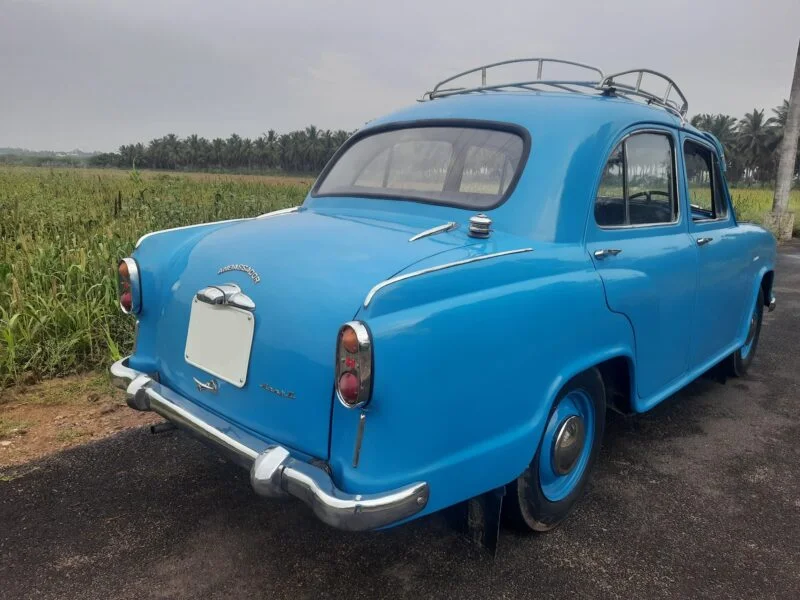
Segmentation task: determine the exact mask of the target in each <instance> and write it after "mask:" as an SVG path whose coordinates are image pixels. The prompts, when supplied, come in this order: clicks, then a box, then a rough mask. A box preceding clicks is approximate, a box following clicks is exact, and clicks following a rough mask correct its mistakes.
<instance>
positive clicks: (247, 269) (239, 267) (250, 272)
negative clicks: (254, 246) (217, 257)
mask: <svg viewBox="0 0 800 600" xmlns="http://www.w3.org/2000/svg"><path fill="white" fill-rule="evenodd" d="M229 271H241V272H242V273H244V274H246V275H247V276H248V277H249V278H250V279H252V280H253V283H258V282H259V281H261V276H260V275H259V274H258V273H256V270H255V269H254V268H253V267H251V266H250V265H243V264H235V265H225V266H224V267H222V268H221V269H220V270H219V271H217V275H222V274H223V273H227V272H229Z"/></svg>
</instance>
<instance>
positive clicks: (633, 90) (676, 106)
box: [598, 69, 689, 120]
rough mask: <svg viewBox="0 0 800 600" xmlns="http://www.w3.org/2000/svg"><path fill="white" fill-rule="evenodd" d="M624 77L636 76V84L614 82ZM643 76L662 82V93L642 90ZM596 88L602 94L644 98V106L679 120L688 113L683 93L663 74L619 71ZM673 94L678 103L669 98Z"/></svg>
mask: <svg viewBox="0 0 800 600" xmlns="http://www.w3.org/2000/svg"><path fill="white" fill-rule="evenodd" d="M626 75H636V83H635V84H633V85H631V84H627V83H620V82H619V81H616V79H618V78H620V77H624V76H626ZM644 75H653V76H654V77H658V78H659V79H661V80H662V81H664V82H665V83H666V84H667V87H666V89H665V90H664V93H663V94H661V95H658V94H655V93H654V92H648V91H647V90H645V89H642V77H643V76H644ZM598 88H599V89H601V90H603V92H604V93H612V94H617V95H620V96H636V97H638V98H644V100H645V103H646V104H653V105H655V106H660V107H662V108H664V109H666V110H668V111H670V112H672V113H674V114H676V115H677V116H678V117H680V118H681V120H686V113H687V112H689V101H688V100H687V99H686V96H684V95H683V92H682V91H681V89H680V88H679V87H678V84H677V83H675V82H674V81H673V80H672V79H671V78H669V77H667V76H666V75H664V74H663V73H659V72H658V71H653V70H652V69H630V70H628V71H620V72H619V73H613V74H611V75H606V76H605V77H604V78H603V80H602V81H601V82H600V85H599V86H598ZM673 92H674V93H675V94H676V95H677V96H678V98H679V99H680V102H678V101H677V100H672V99H671V98H670V96H671V95H672V93H673Z"/></svg>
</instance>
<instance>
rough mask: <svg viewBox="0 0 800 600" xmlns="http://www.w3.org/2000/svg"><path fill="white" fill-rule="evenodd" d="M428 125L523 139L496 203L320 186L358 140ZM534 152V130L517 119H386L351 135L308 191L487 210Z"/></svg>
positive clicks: (516, 180) (514, 182) (510, 189)
mask: <svg viewBox="0 0 800 600" xmlns="http://www.w3.org/2000/svg"><path fill="white" fill-rule="evenodd" d="M426 127H453V128H458V127H461V128H472V129H489V130H492V131H505V132H507V133H511V134H515V135H517V136H519V137H520V138H521V139H522V153H521V154H520V158H519V166H518V167H517V171H516V173H514V177H513V178H512V179H511V182H510V183H509V185H508V187H507V188H506V191H505V192H504V193H503V195H502V196H500V198H498V199H497V201H495V203H494V204H492V205H488V206H486V207H483V208H480V209H478V208H473V207H468V206H464V205H463V204H460V203H458V202H448V201H446V200H429V199H426V198H419V197H415V196H408V195H403V194H377V193H371V192H366V193H359V194H352V193H336V194H320V193H319V187H320V186H321V185H322V182H323V181H325V178H326V177H327V176H328V173H329V172H330V171H331V169H333V167H334V165H336V163H337V161H338V160H339V159H340V158H341V157H342V155H344V153H345V152H347V150H349V149H350V147H351V146H353V145H354V144H356V143H357V142H359V141H361V140H362V139H364V138H367V137H370V136H372V135H377V134H380V133H386V132H388V131H397V130H399V129H420V128H426ZM530 152H531V134H530V132H529V131H528V130H527V129H526V128H525V127H523V126H521V125H518V124H516V123H509V122H507V121H491V120H484V119H414V120H410V121H393V122H391V123H384V124H382V125H376V126H374V127H367V128H365V129H361V130H360V131H357V132H356V133H354V134H353V135H352V136H350V137H349V138H348V139H347V141H345V143H344V144H342V145H341V147H340V148H339V149H338V150H337V151H336V152H335V153H334V155H333V157H331V159H330V160H329V161H328V164H326V165H325V168H324V169H323V170H322V172H321V173H320V174H319V176H318V177H317V180H316V181H315V182H314V185H313V186H312V187H311V191H310V192H309V196H310V197H311V198H351V197H358V198H375V199H380V200H398V201H401V202H414V203H418V204H429V205H432V206H445V207H449V208H457V209H460V210H466V211H468V212H484V211H489V210H494V209H495V208H497V207H499V206H501V205H502V204H504V203H505V202H506V201H507V200H508V199H509V198H510V197H511V196H512V195H513V194H514V190H515V189H516V187H517V184H518V183H519V180H520V179H521V178H522V174H523V172H524V171H525V168H526V167H527V165H528V158H529V157H530Z"/></svg>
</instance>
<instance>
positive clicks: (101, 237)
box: [0, 167, 312, 388]
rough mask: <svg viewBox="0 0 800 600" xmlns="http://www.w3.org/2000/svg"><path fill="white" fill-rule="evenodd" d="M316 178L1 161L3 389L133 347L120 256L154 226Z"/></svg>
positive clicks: (276, 195) (218, 212) (260, 201)
mask: <svg viewBox="0 0 800 600" xmlns="http://www.w3.org/2000/svg"><path fill="white" fill-rule="evenodd" d="M311 183H312V179H311V178H304V179H299V178H280V177H260V176H248V175H242V176H225V175H205V174H180V175H177V174H163V173H138V172H134V173H129V172H125V171H114V170H91V169H46V168H24V167H5V168H3V167H0V388H2V387H3V386H7V385H9V384H11V383H14V382H18V381H22V380H35V379H39V378H42V377H50V376H56V375H61V374H66V373H71V372H77V371H83V370H87V369H92V368H97V367H103V366H105V365H107V363H108V362H109V360H111V358H113V357H116V356H119V355H120V353H124V352H126V351H129V350H130V345H131V342H132V333H133V319H128V318H120V312H119V309H118V307H117V299H116V263H117V260H118V259H119V258H120V257H123V256H128V255H129V254H130V253H131V251H132V250H133V245H134V244H135V243H136V240H137V239H138V238H139V236H141V235H142V234H144V233H147V232H148V231H153V230H157V229H164V228H166V227H177V226H180V225H189V224H192V223H201V222H207V221H216V220H220V219H230V218H235V217H248V216H255V215H259V214H262V213H265V212H268V211H271V210H275V209H278V208H285V207H287V206H293V205H296V204H299V203H301V202H302V201H303V198H304V197H305V194H306V192H307V190H308V188H309V186H310V185H311Z"/></svg>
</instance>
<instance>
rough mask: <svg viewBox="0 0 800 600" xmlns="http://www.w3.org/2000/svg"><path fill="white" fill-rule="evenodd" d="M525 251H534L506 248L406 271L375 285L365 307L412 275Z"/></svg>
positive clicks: (530, 250)
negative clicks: (384, 290) (376, 296)
mask: <svg viewBox="0 0 800 600" xmlns="http://www.w3.org/2000/svg"><path fill="white" fill-rule="evenodd" d="M523 252H533V248H519V249H518V250H506V251H504V252H495V253H493V254H484V255H482V256H473V257H471V258H465V259H464V260H457V261H455V262H451V263H445V264H443V265H437V266H435V267H428V268H427V269H420V270H419V271H412V272H411V273H405V274H403V275H397V276H396V277H391V278H389V279H387V280H385V281H381V282H380V283H379V284H378V285H376V286H374V287H373V288H372V289H371V290H370V291H369V293H368V294H367V297H366V298H364V308H367V307H368V306H369V304H370V302H372V299H373V298H374V297H375V294H377V293H378V292H379V291H381V290H382V289H383V288H385V287H388V286H390V285H392V284H394V283H398V282H400V281H405V280H406V279H411V278H412V277H419V276H420V275H426V274H428V273H434V272H436V271H443V270H444V269H450V268H451V267H459V266H461V265H467V264H469V263H474V262H478V261H481V260H488V259H490V258H499V257H501V256H509V255H511V254H521V253H523Z"/></svg>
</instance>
